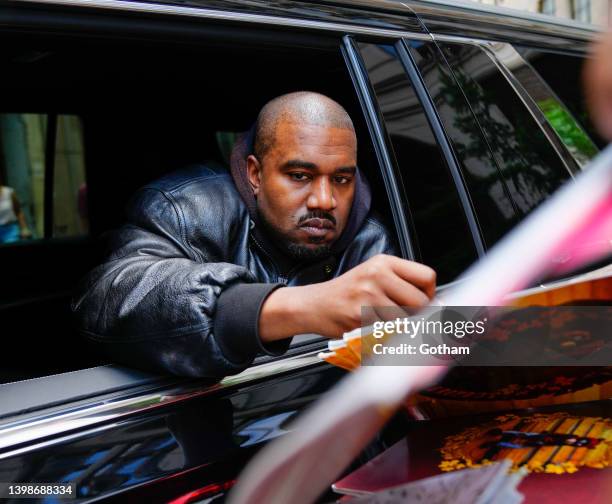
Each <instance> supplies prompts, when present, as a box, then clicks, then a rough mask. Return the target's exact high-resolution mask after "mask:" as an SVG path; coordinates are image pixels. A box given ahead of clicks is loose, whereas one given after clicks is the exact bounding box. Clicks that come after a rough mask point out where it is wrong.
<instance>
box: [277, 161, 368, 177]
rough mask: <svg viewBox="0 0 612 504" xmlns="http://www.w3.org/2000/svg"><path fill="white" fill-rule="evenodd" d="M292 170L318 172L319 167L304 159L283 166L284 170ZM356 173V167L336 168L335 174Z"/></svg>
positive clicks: (288, 162)
mask: <svg viewBox="0 0 612 504" xmlns="http://www.w3.org/2000/svg"><path fill="white" fill-rule="evenodd" d="M290 168H302V169H304V170H310V171H316V170H318V168H319V167H318V166H317V165H316V164H315V163H311V162H310V161H304V160H302V159H290V160H289V161H287V162H285V163H284V164H283V169H285V170H288V169H290ZM356 171H357V167H356V166H342V167H340V168H336V169H335V170H334V173H343V174H346V175H354V174H355V172H356Z"/></svg>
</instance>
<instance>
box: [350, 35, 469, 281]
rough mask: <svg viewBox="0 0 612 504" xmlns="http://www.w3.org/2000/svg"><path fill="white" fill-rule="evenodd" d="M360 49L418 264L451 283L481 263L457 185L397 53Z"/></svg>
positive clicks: (379, 48) (384, 47) (388, 48)
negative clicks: (406, 206)
mask: <svg viewBox="0 0 612 504" xmlns="http://www.w3.org/2000/svg"><path fill="white" fill-rule="evenodd" d="M359 48H360V51H361V55H362V58H363V61H364V63H365V66H366V70H367V72H368V74H369V78H370V82H371V84H372V87H373V89H374V92H375V95H376V98H377V101H378V104H379V107H380V110H381V112H382V115H383V117H384V119H385V124H386V128H387V133H388V134H389V137H390V140H391V145H392V148H393V152H394V154H395V158H396V161H397V166H398V167H399V175H400V177H401V180H402V184H403V188H404V191H405V193H406V196H407V200H408V204H409V208H410V213H411V217H412V223H413V226H414V228H415V231H416V238H417V240H413V242H416V245H417V246H418V251H419V252H420V254H419V256H420V257H419V259H420V260H421V261H423V262H424V263H425V264H428V265H429V266H431V267H433V268H434V269H435V270H436V271H437V273H438V280H439V282H440V283H446V282H449V281H451V280H453V279H454V278H455V277H456V276H457V275H458V274H459V273H461V272H462V271H463V270H464V269H466V268H467V266H469V265H470V264H471V263H472V262H473V261H474V260H476V258H477V254H476V249H475V246H474V243H473V241H472V236H471V234H470V230H469V228H468V224H467V220H466V217H465V213H464V211H463V208H462V206H461V203H460V200H459V196H458V194H457V190H456V188H455V184H454V182H453V179H452V177H451V174H450V172H449V169H448V167H447V165H446V162H445V160H444V158H443V156H442V153H441V152H440V149H439V148H438V145H437V142H436V140H435V138H434V135H433V133H432V130H431V127H430V126H429V123H428V121H427V118H426V116H425V113H424V111H423V108H422V106H421V104H420V101H419V99H418V98H417V96H416V94H415V92H414V89H413V87H412V85H411V83H410V81H409V79H408V77H407V75H406V73H405V70H404V68H403V66H402V63H401V61H400V60H399V58H398V55H397V53H396V50H395V48H394V47H393V46H390V45H375V44H359Z"/></svg>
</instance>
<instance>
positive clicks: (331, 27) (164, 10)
mask: <svg viewBox="0 0 612 504" xmlns="http://www.w3.org/2000/svg"><path fill="white" fill-rule="evenodd" d="M16 2H17V3H28V4H39V5H59V6H66V7H77V8H87V9H103V10H106V11H122V12H132V13H134V12H135V13H145V14H159V15H170V16H182V17H191V18H201V19H213V20H217V21H233V22H236V21H237V22H244V23H256V24H260V25H270V26H286V27H291V28H311V29H316V30H325V31H330V32H336V33H340V34H343V35H344V34H347V33H348V34H353V35H375V36H384V37H395V38H401V37H413V38H418V39H422V40H431V35H429V34H427V33H419V32H411V31H406V30H399V29H398V30H393V29H386V28H371V27H367V26H360V25H356V24H355V25H352V24H345V23H334V22H329V21H312V20H309V19H292V18H287V17H281V16H272V15H267V14H249V13H243V12H235V11H220V10H213V9H204V8H199V7H180V6H174V5H160V4H149V3H134V2H129V1H124V0H16Z"/></svg>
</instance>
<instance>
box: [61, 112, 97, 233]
mask: <svg viewBox="0 0 612 504" xmlns="http://www.w3.org/2000/svg"><path fill="white" fill-rule="evenodd" d="M84 155H85V153H84V149H83V131H82V126H81V120H80V118H79V117H77V116H74V115H60V116H57V129H56V140H55V161H54V169H53V177H54V181H53V236H54V237H67V236H78V235H82V234H87V233H88V231H89V218H88V213H87V185H86V183H85V157H84Z"/></svg>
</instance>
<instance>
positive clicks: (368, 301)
mask: <svg viewBox="0 0 612 504" xmlns="http://www.w3.org/2000/svg"><path fill="white" fill-rule="evenodd" d="M435 289H436V273H435V272H434V270H432V269H431V268H429V267H427V266H425V265H423V264H419V263H415V262H412V261H406V260H404V259H400V258H399V257H394V256H389V255H384V254H379V255H376V256H374V257H372V258H371V259H368V260H367V261H366V262H364V263H362V264H360V265H359V266H356V267H355V268H353V269H351V270H349V271H347V272H346V273H344V274H343V275H340V276H339V277H337V278H334V279H333V280H329V281H327V282H322V283H318V284H312V285H305V286H302V287H283V288H281V289H278V290H276V291H274V292H273V293H272V294H270V296H269V297H268V298H267V299H266V300H265V302H264V304H263V306H262V309H261V316H260V318H259V335H260V338H261V339H262V340H263V341H265V342H271V341H276V340H279V339H282V338H286V337H287V336H291V335H294V334H303V333H316V334H321V335H323V336H327V337H328V338H339V337H340V336H342V334H343V333H345V332H347V331H350V330H352V329H356V328H358V327H361V325H362V324H363V322H362V320H361V307H362V306H378V307H382V306H384V307H389V306H410V307H420V306H425V305H426V304H428V303H429V301H430V299H432V298H433V296H434V294H435Z"/></svg>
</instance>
